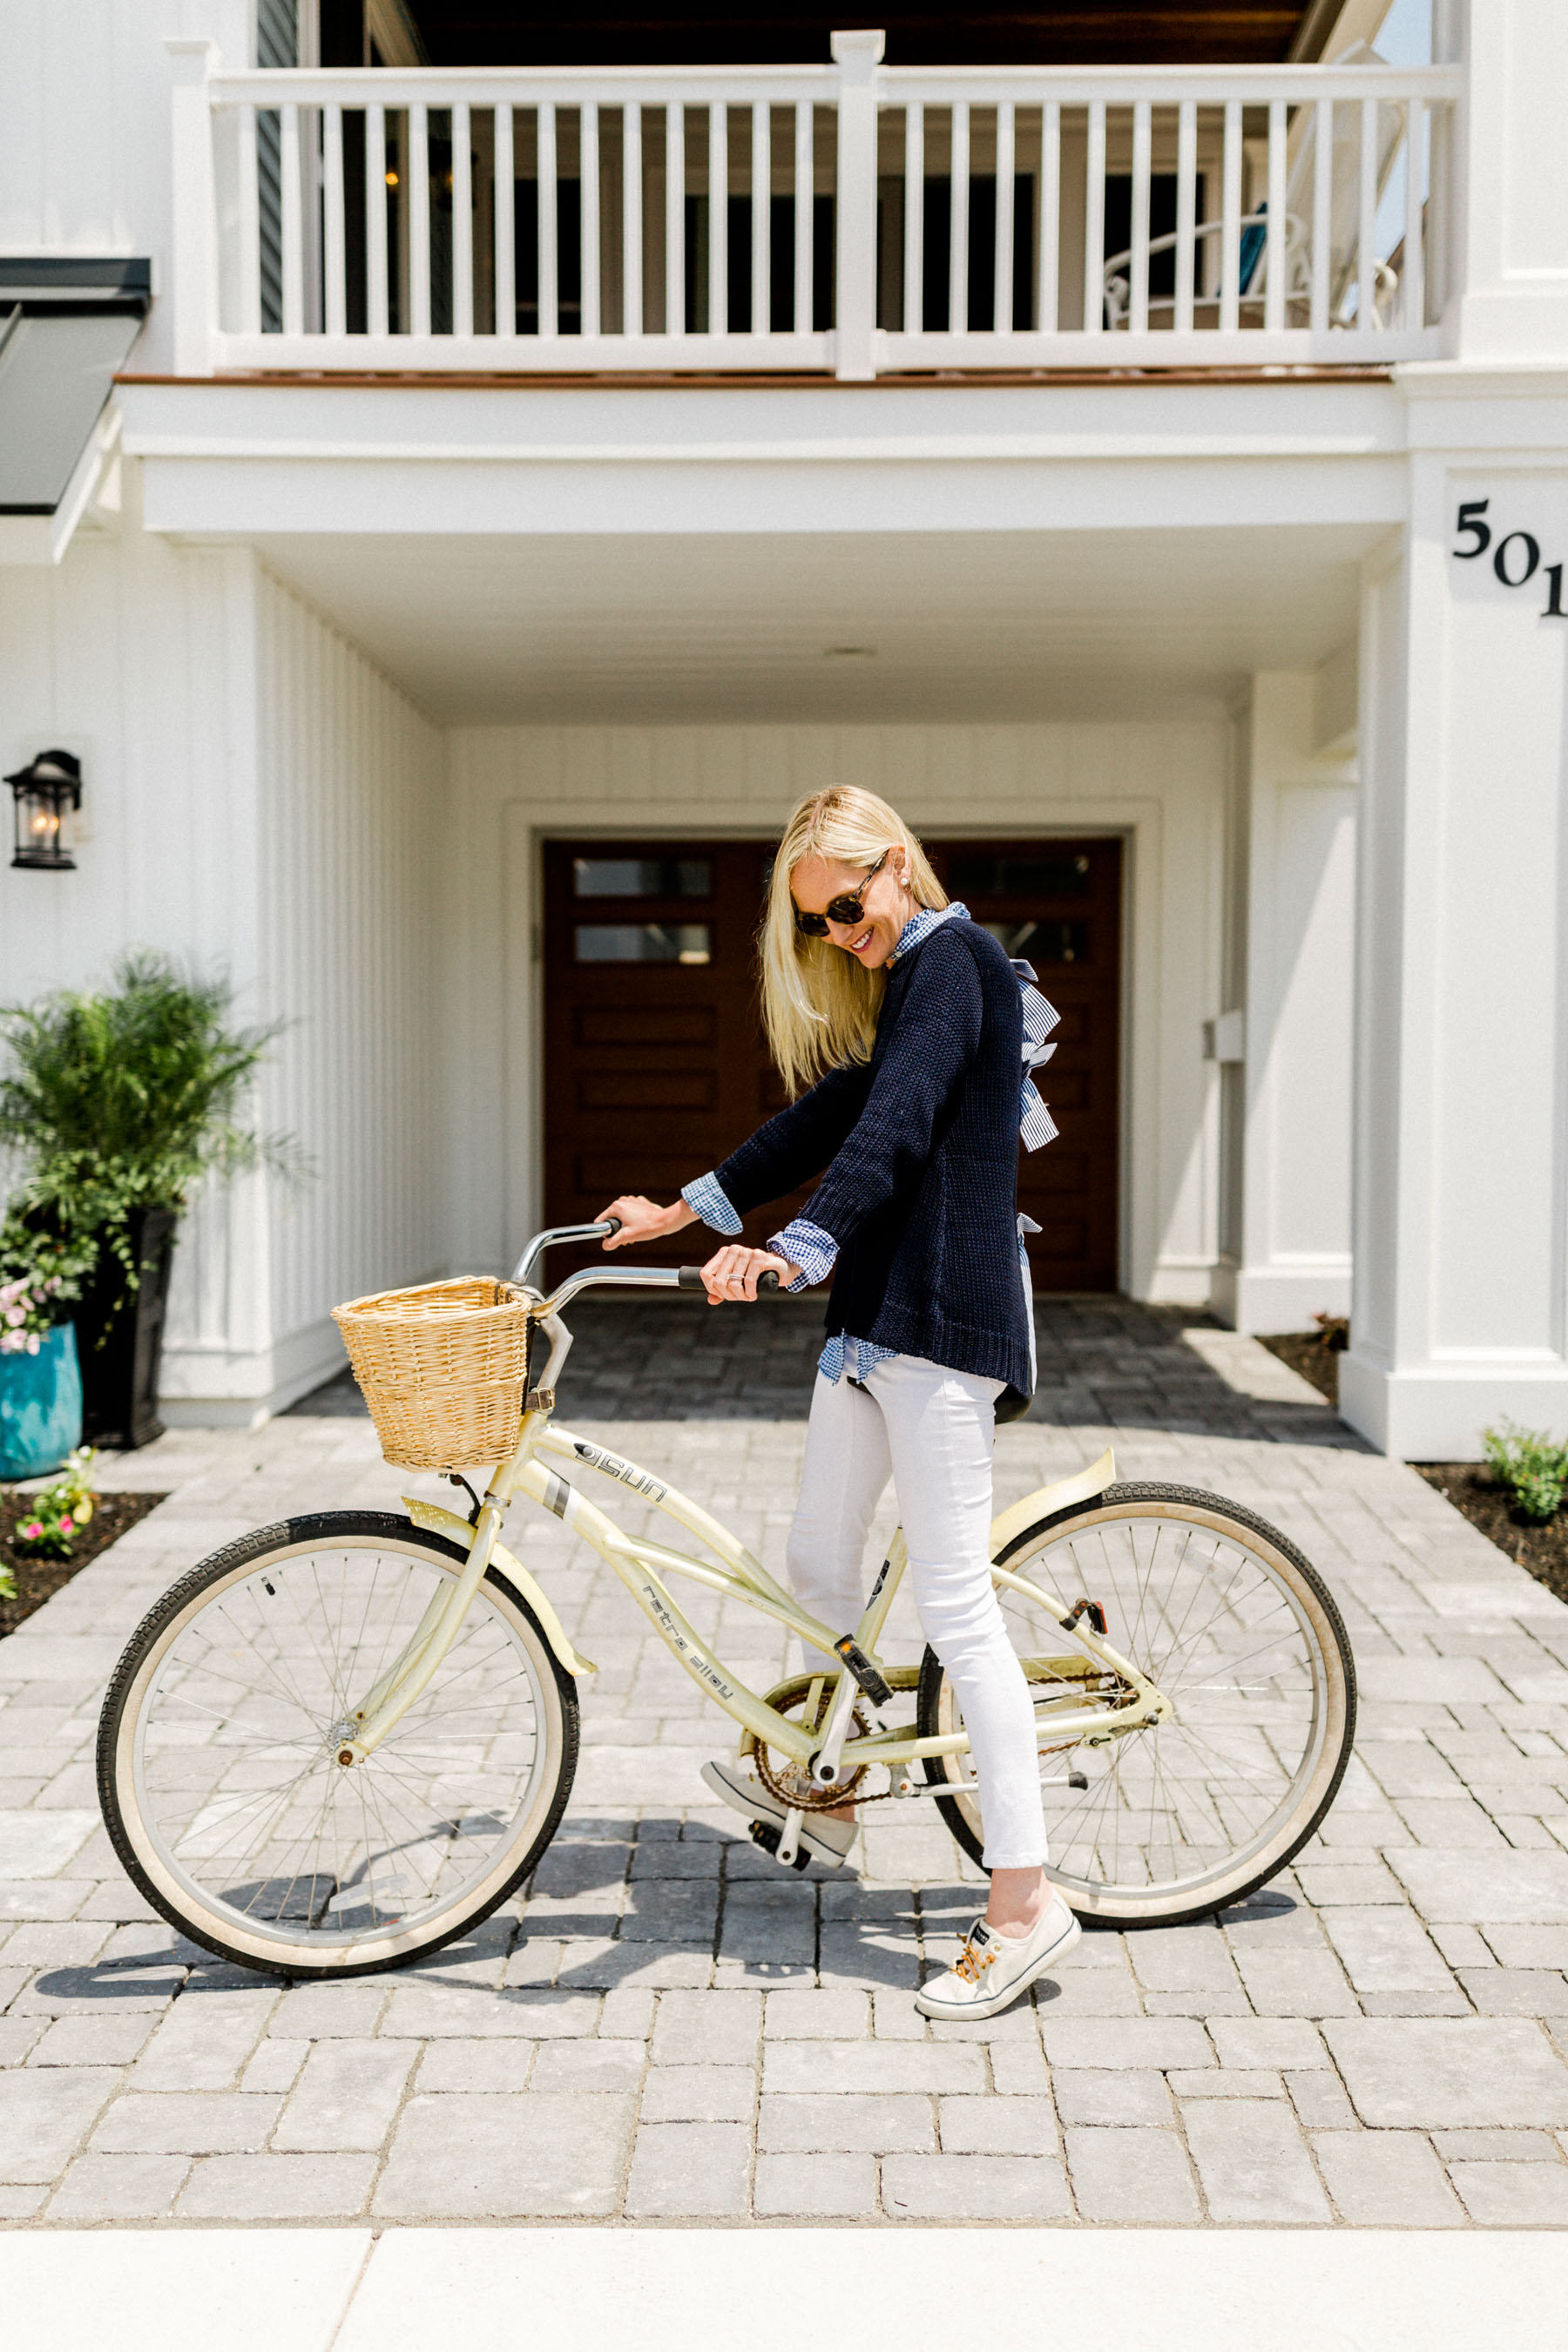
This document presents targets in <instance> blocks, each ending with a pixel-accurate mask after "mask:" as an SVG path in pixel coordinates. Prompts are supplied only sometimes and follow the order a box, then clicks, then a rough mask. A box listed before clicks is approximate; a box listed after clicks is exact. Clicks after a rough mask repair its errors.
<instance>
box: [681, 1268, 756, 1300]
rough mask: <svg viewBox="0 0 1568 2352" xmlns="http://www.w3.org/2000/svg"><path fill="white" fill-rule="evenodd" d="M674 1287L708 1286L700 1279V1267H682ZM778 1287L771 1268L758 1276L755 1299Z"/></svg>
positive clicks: (700, 1287)
mask: <svg viewBox="0 0 1568 2352" xmlns="http://www.w3.org/2000/svg"><path fill="white" fill-rule="evenodd" d="M676 1286H677V1288H678V1289H680V1290H706V1289H707V1287H708V1285H707V1284H706V1283H705V1282H704V1281H703V1279H702V1268H701V1267H700V1265H683V1266H682V1267H681V1269H680V1271H679V1274H678V1275H677V1276H676ZM778 1286H779V1278H778V1276H777V1275H776V1274H775V1273H774V1272H773V1268H772V1266H770V1267H769V1268H768V1270H767V1272H766V1273H765V1274H759V1275H758V1276H757V1297H759V1298H761V1297H763V1295H764V1293H765V1294H770V1295H771V1294H772V1293H773V1291H775V1290H776V1289H777V1288H778Z"/></svg>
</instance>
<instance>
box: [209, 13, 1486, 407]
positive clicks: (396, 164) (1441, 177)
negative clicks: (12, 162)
mask: <svg viewBox="0 0 1568 2352" xmlns="http://www.w3.org/2000/svg"><path fill="white" fill-rule="evenodd" d="M174 47H175V49H176V58H175V65H176V86H175V91H174V173H175V208H176V223H177V226H176V236H175V251H174V300H175V310H176V327H175V339H176V346H177V358H176V366H177V368H178V369H179V371H180V372H181V373H195V374H207V373H211V372H214V371H223V370H255V369H266V370H296V369H309V370H312V371H320V370H329V371H336V372H344V371H350V372H363V371H383V370H396V371H398V372H400V373H401V372H407V371H410V370H415V371H419V370H440V371H443V372H452V371H479V372H483V373H522V372H528V373H539V372H542V371H556V372H571V373H578V372H584V371H588V372H597V371H605V370H614V371H617V372H626V371H637V372H642V371H671V370H679V371H682V372H702V371H710V370H729V371H733V370H752V371H757V370H768V371H801V370H805V371H833V372H836V373H837V374H838V375H840V376H844V377H859V378H865V377H869V376H873V375H877V374H881V373H889V372H899V371H910V370H917V371H918V370H928V369H938V368H941V369H950V368H1019V367H1025V368H1038V367H1064V366H1070V367H1090V368H1111V367H1172V366H1181V367H1192V366H1197V367H1206V366H1219V365H1223V366H1237V365H1243V366H1258V365H1269V366H1274V365H1280V364H1289V363H1293V362H1329V363H1332V362H1352V363H1353V362H1382V361H1386V360H1394V359H1410V358H1418V357H1422V356H1426V355H1429V354H1431V353H1433V352H1436V348H1437V342H1436V326H1435V323H1434V322H1435V321H1436V319H1437V318H1438V317H1439V316H1440V313H1441V309H1442V305H1443V303H1444V301H1445V300H1446V299H1447V291H1448V288H1447V266H1446V261H1447V249H1448V243H1449V235H1448V228H1447V214H1448V204H1447V190H1448V186H1449V181H1450V170H1449V161H1448V158H1449V145H1450V135H1451V133H1450V124H1451V117H1452V110H1453V107H1454V104H1455V101H1456V100H1457V99H1458V95H1459V79H1458V72H1459V69H1458V68H1452V67H1425V68H1415V69H1403V68H1401V69H1395V68H1392V67H1387V66H1380V65H1375V64H1373V65H1370V66H1369V65H1362V66H1328V67H1316V66H1281V67H1268V68H1251V69H1247V70H1241V71H1232V70H1228V69H1220V68H1215V69H1212V70H1211V69H1210V68H1203V67H1189V68H1157V69H1150V70H1144V69H1142V68H1123V67H1114V68H1112V67H1107V68H1097V69H1095V70H1092V71H1079V72H1070V73H1058V72H1054V71H1046V70H1040V69H1036V68H1020V69H1018V70H1016V71H1003V70H994V69H990V68H986V69H984V70H967V69H958V68H931V69H925V68H921V69H919V70H916V69H912V68H889V67H884V66H883V65H881V63H880V62H879V59H880V53H881V37H880V35H878V34H869V33H850V34H842V35H837V36H835V38H834V44H833V47H834V63H833V64H832V65H830V66H824V67H820V68H809V67H801V68H796V67H788V68H758V69H748V70H745V71H741V70H734V71H731V70H724V69H720V68H711V69H709V68H704V69H700V70H686V69H680V70H670V71H665V70H658V69H653V68H635V69H632V68H628V69H621V68H616V69H606V70H605V71H603V72H584V71H577V70H572V71H550V72H512V71H508V72H496V73H489V72H486V73H458V74H449V73H440V72H434V71H417V72H401V71H395V72H394V71H384V70H379V69H377V70H366V71H353V72H335V73H326V72H316V71H299V72H277V73H217V72H215V71H213V70H212V58H213V52H212V51H211V50H210V49H208V48H206V47H205V46H203V45H199V44H188V43H181V44H176V45H174Z"/></svg>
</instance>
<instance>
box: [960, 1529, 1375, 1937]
mask: <svg viewBox="0 0 1568 2352" xmlns="http://www.w3.org/2000/svg"><path fill="white" fill-rule="evenodd" d="M996 1564H997V1565H998V1566H999V1567H1005V1568H1007V1569H1009V1570H1012V1571H1013V1573H1014V1574H1015V1575H1018V1576H1021V1577H1023V1578H1024V1579H1025V1580H1026V1581H1028V1582H1029V1583H1031V1584H1034V1583H1036V1582H1037V1583H1038V1584H1040V1585H1041V1586H1043V1587H1045V1588H1047V1591H1049V1592H1050V1594H1051V1595H1052V1598H1051V1599H1050V1600H1047V1598H1046V1597H1045V1594H1044V1593H1042V1595H1041V1598H1040V1599H1039V1600H1038V1601H1034V1600H1031V1599H1030V1598H1029V1597H1028V1595H1027V1594H1024V1593H1019V1592H1016V1591H1013V1590H1011V1589H1009V1588H1008V1587H1006V1586H1001V1587H999V1588H998V1598H999V1600H1000V1601H1001V1604H1002V1614H1003V1617H1004V1619H1005V1622H1006V1625H1007V1629H1008V1632H1009V1633H1010V1635H1011V1636H1012V1640H1013V1643H1014V1646H1015V1648H1016V1650H1017V1652H1018V1654H1019V1656H1020V1658H1022V1659H1024V1660H1026V1661H1028V1662H1032V1663H1030V1664H1026V1673H1027V1674H1029V1675H1030V1677H1031V1684H1032V1686H1033V1689H1034V1692H1035V1696H1036V1699H1037V1705H1038V1703H1039V1702H1041V1701H1047V1702H1049V1701H1059V1700H1060V1699H1062V1698H1063V1697H1064V1696H1066V1695H1067V1694H1068V1690H1069V1688H1070V1685H1068V1684H1067V1683H1065V1682H1063V1681H1056V1680H1052V1679H1051V1678H1050V1675H1049V1673H1048V1671H1047V1661H1048V1660H1049V1658H1050V1656H1051V1654H1052V1653H1055V1654H1057V1656H1058V1660H1059V1658H1060V1657H1061V1655H1063V1654H1064V1642H1063V1635H1062V1631H1061V1625H1060V1618H1059V1612H1058V1609H1057V1607H1056V1606H1055V1605H1054V1604H1055V1601H1057V1600H1058V1599H1059V1600H1060V1601H1064V1602H1065V1603H1067V1604H1068V1606H1070V1605H1071V1604H1072V1602H1074V1601H1076V1600H1077V1599H1078V1598H1079V1595H1080V1594H1083V1595H1086V1596H1087V1597H1088V1598H1089V1600H1091V1601H1099V1602H1100V1605H1101V1607H1102V1608H1103V1609H1104V1611H1105V1614H1106V1621H1107V1624H1106V1633H1107V1638H1108V1639H1109V1641H1110V1643H1111V1646H1112V1647H1113V1648H1114V1649H1116V1650H1117V1651H1119V1652H1120V1653H1121V1655H1122V1656H1123V1657H1124V1658H1127V1659H1129V1660H1131V1663H1132V1664H1134V1665H1136V1666H1137V1667H1138V1668H1139V1669H1140V1671H1141V1672H1142V1673H1143V1674H1145V1675H1148V1676H1149V1677H1150V1679H1151V1680H1152V1681H1153V1682H1155V1683H1156V1684H1158V1685H1159V1687H1160V1688H1161V1690H1162V1691H1163V1692H1164V1694H1165V1696H1166V1697H1167V1698H1169V1699H1170V1700H1171V1701H1172V1702H1173V1708H1174V1713H1173V1716H1172V1717H1169V1718H1168V1719H1167V1720H1166V1721H1164V1722H1163V1723H1160V1724H1156V1725H1153V1726H1152V1727H1150V1728H1149V1729H1147V1730H1143V1731H1133V1732H1129V1733H1127V1734H1125V1735H1123V1736H1122V1737H1121V1738H1118V1739H1114V1740H1112V1741H1110V1743H1108V1744H1107V1745H1106V1746H1104V1747H1101V1748H1091V1747H1089V1745H1087V1744H1086V1743H1080V1744H1079V1745H1078V1746H1076V1747H1074V1748H1071V1749H1068V1748H1058V1747H1054V1746H1053V1745H1052V1744H1051V1742H1050V1738H1049V1724H1048V1715H1047V1716H1042V1717H1040V1722H1041V1780H1042V1786H1043V1791H1044V1797H1045V1807H1046V1831H1047V1837H1048V1839H1049V1843H1050V1854H1051V1859H1050V1861H1049V1863H1048V1864H1047V1874H1048V1875H1049V1876H1050V1877H1051V1878H1052V1879H1054V1880H1055V1882H1056V1883H1057V1885H1059V1886H1060V1887H1061V1889H1062V1892H1063V1893H1064V1894H1065V1895H1067V1897H1068V1901H1069V1902H1070V1903H1071V1905H1072V1906H1073V1908H1074V1909H1075V1910H1076V1911H1078V1912H1079V1913H1081V1914H1082V1915H1083V1916H1085V1917H1088V1918H1094V1919H1099V1920H1100V1921H1102V1922H1103V1923H1104V1925H1106V1926H1107V1927H1173V1926H1176V1925H1178V1924H1180V1923H1181V1922H1183V1921H1185V1920H1189V1919H1197V1918H1202V1917H1204V1916H1206V1915H1207V1914H1209V1913H1212V1912H1213V1911H1215V1910H1216V1909H1217V1908H1218V1907H1219V1906H1220V1905H1222V1904H1226V1903H1236V1902H1239V1901H1240V1899H1241V1897H1242V1896H1243V1895H1247V1894H1250V1893H1251V1891H1252V1890H1253V1888H1254V1887H1257V1886H1260V1885H1262V1884H1263V1883H1264V1881H1265V1880H1266V1879H1268V1878H1272V1877H1273V1876H1274V1874H1275V1873H1276V1872H1277V1871H1279V1870H1281V1869H1283V1868H1284V1866H1285V1864H1287V1863H1288V1862H1289V1859H1290V1857H1291V1855H1292V1854H1293V1853H1296V1852H1297V1851H1298V1849H1299V1848H1300V1846H1301V1845H1302V1844H1303V1843H1305V1841H1306V1840H1307V1839H1308V1838H1309V1837H1310V1835H1311V1833H1312V1832H1313V1830H1314V1829H1316V1827H1317V1825H1318V1823H1319V1822H1320V1821H1321V1819H1322V1817H1323V1814H1324V1813H1325V1812H1326V1811H1327V1810H1328V1808H1329V1806H1330V1805H1331V1802H1332V1801H1333V1798H1334V1793H1335V1791H1336V1790H1337V1789H1338V1787H1339V1784H1340V1780H1341V1779H1342V1775H1343V1773H1344V1769H1345V1765H1346V1763H1347V1762H1348V1761H1349V1758H1350V1752H1351V1742H1352V1738H1353V1737H1354V1732H1355V1665H1354V1661H1353V1660H1352V1656H1351V1649H1350V1643H1349V1641H1348V1640H1347V1638H1346V1635H1345V1630H1344V1626H1343V1624H1342V1622H1341V1619H1340V1613H1339V1611H1338V1610H1337V1609H1336V1608H1335V1606H1334V1602H1333V1599H1332V1596H1331V1593H1330V1592H1329V1591H1328V1588H1327V1586H1326V1585H1325V1584H1324V1583H1323V1581H1322V1579H1321V1577H1320V1576H1319V1575H1318V1574H1317V1572H1316V1570H1314V1569H1313V1568H1312V1567H1311V1566H1310V1563H1309V1562H1308V1561H1307V1560H1306V1559H1303V1557H1302V1555H1301V1554H1300V1551H1298V1549H1296V1547H1295V1545H1294V1544H1292V1543H1291V1542H1290V1541H1289V1538H1288V1537H1286V1536H1283V1535H1281V1534H1280V1533H1279V1529H1278V1528H1271V1527H1269V1526H1268V1522H1267V1521H1266V1520H1264V1519H1260V1518H1258V1517H1256V1515H1255V1514H1254V1513H1252V1512H1251V1511H1247V1510H1244V1509H1242V1508H1241V1507H1240V1506H1239V1505H1237V1504H1235V1503H1228V1502H1226V1501H1224V1500H1223V1499H1222V1498H1221V1497H1220V1496H1217V1495H1205V1494H1203V1493H1201V1492H1199V1491H1198V1490H1196V1489H1194V1488H1191V1487H1185V1486H1142V1485H1140V1486H1111V1487H1108V1488H1107V1490H1106V1492H1105V1493H1104V1494H1103V1495H1100V1496H1097V1497H1096V1498H1095V1499H1094V1501H1092V1502H1091V1503H1088V1504H1073V1505H1069V1506H1068V1508H1067V1509H1066V1510H1063V1511H1059V1512H1058V1513H1056V1514H1055V1515H1054V1516H1053V1517H1049V1518H1045V1519H1041V1520H1039V1521H1038V1522H1037V1524H1036V1525H1035V1526H1034V1527H1032V1528H1027V1529H1026V1531H1025V1533H1024V1534H1022V1535H1021V1536H1019V1537H1017V1538H1016V1539H1015V1541H1014V1542H1013V1543H1012V1544H1011V1545H1010V1546H1009V1547H1008V1549H1007V1550H1006V1551H1005V1552H1004V1553H1003V1554H1002V1556H1001V1559H999V1560H998V1562H997V1563H996ZM918 1714H919V1725H920V1729H921V1733H922V1735H924V1736H930V1735H931V1734H933V1733H937V1732H950V1731H952V1730H954V1729H956V1728H958V1727H961V1725H962V1722H963V1716H962V1712H961V1710H960V1708H959V1706H958V1703H957V1700H956V1697H955V1696H954V1694H953V1691H952V1685H950V1684H949V1682H948V1681H947V1678H946V1676H945V1675H944V1674H943V1672H942V1665H941V1663H940V1661H939V1660H938V1659H937V1657H936V1656H935V1654H934V1653H933V1652H931V1650H929V1649H928V1650H927V1652H926V1654H925V1658H924V1661H923V1663H922V1664H921V1684H920V1702H919V1710H918ZM1069 1770H1076V1771H1078V1772H1079V1773H1080V1774H1081V1775H1083V1776H1084V1777H1086V1778H1087V1780H1088V1786H1087V1788H1081V1789H1074V1788H1072V1787H1071V1786H1070V1785H1069V1784H1068V1777H1067V1776H1068V1772H1069ZM926 1777H927V1780H929V1781H931V1782H946V1783H951V1784H952V1789H953V1791H954V1793H953V1794H952V1796H951V1797H940V1798H938V1800H937V1805H938V1809H939V1811H941V1812H942V1814H943V1815H944V1817H945V1819H946V1821H947V1824H948V1827H949V1828H950V1829H951V1830H952V1834H953V1836H954V1837H955V1838H956V1839H957V1840H958V1842H959V1843H960V1845H961V1846H962V1847H963V1850H964V1852H965V1853H967V1854H969V1855H970V1856H971V1857H972V1858H973V1860H974V1861H975V1862H982V1861H983V1860H984V1851H983V1850H984V1823H983V1821H982V1818H981V1811H980V1804H979V1799H978V1793H977V1791H976V1788H975V1782H974V1780H973V1774H972V1772H971V1770H970V1764H969V1759H968V1757H967V1756H966V1755H961V1756H943V1757H931V1758H930V1759H927V1764H926Z"/></svg>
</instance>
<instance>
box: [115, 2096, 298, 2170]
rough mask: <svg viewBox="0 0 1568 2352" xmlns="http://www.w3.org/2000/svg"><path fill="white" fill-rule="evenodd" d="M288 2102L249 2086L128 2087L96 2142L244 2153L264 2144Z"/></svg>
mask: <svg viewBox="0 0 1568 2352" xmlns="http://www.w3.org/2000/svg"><path fill="white" fill-rule="evenodd" d="M282 2105H283V2102H282V2100H281V2099H279V2098H267V2097H262V2096H260V2095H258V2094H255V2093H252V2092H248V2091H127V2092H126V2094H125V2095H124V2097H123V2098H120V2099H116V2101H115V2102H114V2105H112V2106H111V2107H110V2109H109V2111H108V2113H107V2114H106V2115H105V2116H103V2118H102V2120H101V2121H100V2124H99V2126H98V2128H97V2130H96V2131H95V2132H94V2133H93V2136H92V2145H93V2147H94V2148H95V2149H103V2150H106V2151H108V2152H110V2153H112V2154H132V2155H147V2156H231V2155H237V2154H242V2153H245V2152H247V2151H248V2150H249V2149H252V2148H258V2147H261V2145H262V2143H263V2141H264V2140H265V2139H266V2138H267V2136H268V2133H269V2132H270V2131H271V2129H272V2126H273V2125H274V2124H275V2123H276V2122H277V2120H278V2112H279V2108H280V2107H281V2106H282Z"/></svg>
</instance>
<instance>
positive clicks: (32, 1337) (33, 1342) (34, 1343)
mask: <svg viewBox="0 0 1568 2352" xmlns="http://www.w3.org/2000/svg"><path fill="white" fill-rule="evenodd" d="M42 1345H43V1341H42V1340H41V1339H39V1337H38V1335H37V1332H36V1331H29V1332H28V1334H27V1353H28V1355H29V1356H36V1355H37V1352H38V1349H40V1348H41V1347H42Z"/></svg>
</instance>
